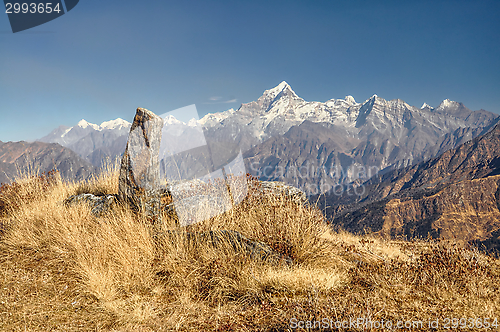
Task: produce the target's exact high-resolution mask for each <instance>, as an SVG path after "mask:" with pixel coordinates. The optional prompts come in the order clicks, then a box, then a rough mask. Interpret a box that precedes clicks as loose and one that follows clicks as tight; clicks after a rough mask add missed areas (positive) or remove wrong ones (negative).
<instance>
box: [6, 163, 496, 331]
mask: <svg viewBox="0 0 500 332" xmlns="http://www.w3.org/2000/svg"><path fill="white" fill-rule="evenodd" d="M117 188H118V174H117V172H116V171H113V170H110V171H109V172H108V173H106V174H104V175H102V176H100V177H98V178H96V179H93V180H91V181H88V182H85V183H63V182H62V181H61V179H60V178H59V177H58V174H57V173H55V174H50V175H47V176H42V177H25V178H22V179H18V180H17V182H16V184H13V185H11V186H4V187H3V188H2V191H1V192H0V330H2V331H49V330H51V331H87V330H88V331H101V330H103V331H107V330H109V331H132V330H133V331H177V330H179V331H186V330H193V331H288V330H292V327H294V326H297V325H294V324H299V321H303V322H304V327H306V324H307V321H309V322H310V324H312V325H311V326H313V327H314V321H321V324H320V325H322V326H323V327H325V320H326V319H328V322H330V321H329V320H330V319H331V320H332V321H333V322H335V321H349V319H351V320H353V319H354V320H355V319H357V318H367V319H368V318H369V319H371V320H372V321H381V320H382V319H383V320H384V321H388V320H391V321H392V322H394V324H396V322H397V321H403V322H404V321H410V320H420V321H423V322H425V324H424V325H423V327H422V328H419V330H429V328H428V326H427V324H428V323H427V322H428V321H429V320H433V319H436V318H439V319H441V321H440V327H439V328H438V329H437V330H445V329H444V326H443V324H444V323H445V321H444V319H446V318H450V319H451V318H458V319H460V318H490V322H493V319H495V318H496V319H500V315H499V313H500V297H499V296H498V292H499V289H500V281H499V280H500V262H499V261H498V260H496V259H494V258H492V257H489V256H485V255H483V254H480V253H479V252H477V251H474V250H466V249H461V248H458V247H456V246H455V245H454V244H453V243H449V242H423V241H421V242H401V241H400V242H390V241H384V240H381V239H377V238H370V237H358V236H354V235H352V234H348V233H336V232H333V231H331V230H330V228H329V227H328V225H327V224H326V223H325V220H324V218H323V216H322V215H321V213H320V212H319V211H318V210H317V209H315V208H313V207H302V206H299V205H297V204H295V203H292V202H290V201H288V200H287V199H286V198H284V197H274V196H272V197H269V196H263V195H260V196H259V195H257V194H255V195H250V196H249V197H248V199H246V200H244V201H243V202H242V203H241V204H240V205H238V207H237V208H235V209H233V210H231V211H228V212H226V213H225V214H223V215H220V216H217V217H215V218H213V219H211V220H209V221H206V222H203V223H199V224H195V225H192V226H189V227H187V229H184V231H204V230H223V229H229V230H235V231H238V232H240V233H241V234H243V235H244V236H246V237H247V238H249V239H254V240H258V241H262V242H265V243H267V244H268V245H269V246H271V247H272V248H273V249H275V250H276V251H278V252H280V253H281V254H283V255H286V256H289V257H291V258H292V259H293V261H294V263H293V264H292V265H290V266H289V265H286V264H281V265H272V264H270V263H266V262H261V261H257V260H252V259H250V258H249V257H247V256H245V255H242V254H241V253H237V252H234V250H231V247H230V246H227V248H226V247H218V248H217V249H216V248H214V247H212V246H210V245H209V244H207V243H188V242H186V241H182V239H179V240H175V239H174V240H172V241H158V240H153V238H152V237H151V232H153V230H152V227H151V226H150V225H149V224H148V223H147V221H146V219H145V218H143V217H141V216H135V215H133V214H132V213H131V212H129V211H127V210H126V209H125V208H123V207H121V206H118V205H117V206H114V208H113V211H112V212H111V213H109V214H108V215H106V216H103V217H99V218H96V217H94V216H92V215H91V214H90V212H89V209H88V207H87V206H85V205H83V204H81V205H73V206H69V207H66V206H65V205H64V204H62V202H63V200H64V199H65V198H67V197H69V196H70V195H72V194H75V193H81V192H92V193H95V194H109V193H116V192H117V190H118V189H117ZM164 221H165V223H164V225H163V226H162V227H163V228H164V229H176V226H175V222H174V221H173V220H171V219H169V218H168V216H164ZM156 230H157V229H156ZM178 230H179V229H178ZM294 319H295V320H294ZM315 326H316V327H318V323H316V325H315ZM451 326H452V325H451V322H450V327H451ZM299 330H301V329H299ZM311 330H318V331H319V330H328V328H316V329H314V328H312V329H311ZM340 330H342V331H350V330H359V329H356V328H351V327H347V328H340ZM366 330H374V331H375V330H381V329H376V328H374V327H373V328H371V329H370V328H368V329H366ZM406 330H408V329H406Z"/></svg>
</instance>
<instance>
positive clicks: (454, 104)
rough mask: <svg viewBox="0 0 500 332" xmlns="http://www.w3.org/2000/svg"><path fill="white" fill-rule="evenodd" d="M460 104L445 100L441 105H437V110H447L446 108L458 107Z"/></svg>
mask: <svg viewBox="0 0 500 332" xmlns="http://www.w3.org/2000/svg"><path fill="white" fill-rule="evenodd" d="M459 104H460V103H458V102H456V101H453V100H449V99H445V100H443V101H442V102H441V104H439V106H438V108H439V109H443V108H448V107H456V106H458V105H459Z"/></svg>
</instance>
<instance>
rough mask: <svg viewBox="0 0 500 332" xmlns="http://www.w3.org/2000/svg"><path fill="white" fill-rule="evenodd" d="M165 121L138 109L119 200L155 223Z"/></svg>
mask: <svg viewBox="0 0 500 332" xmlns="http://www.w3.org/2000/svg"><path fill="white" fill-rule="evenodd" d="M162 128H163V119H162V118H161V117H159V116H157V115H156V114H154V113H153V112H151V111H149V110H147V109H144V108H138V109H137V112H136V114H135V118H134V122H133V123H132V126H131V128H130V134H129V137H128V141H127V147H126V149H125V153H124V154H123V158H122V162H121V166H120V177H119V182H118V196H119V198H120V201H122V202H125V203H126V204H128V205H129V206H130V207H131V208H132V209H133V211H136V212H141V213H146V215H147V216H148V217H150V218H151V219H152V221H153V222H159V221H160V216H161V215H160V163H159V159H158V157H159V152H160V143H161V136H162V132H161V131H162Z"/></svg>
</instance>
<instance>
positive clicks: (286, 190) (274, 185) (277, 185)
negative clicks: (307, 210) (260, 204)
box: [257, 181, 308, 205]
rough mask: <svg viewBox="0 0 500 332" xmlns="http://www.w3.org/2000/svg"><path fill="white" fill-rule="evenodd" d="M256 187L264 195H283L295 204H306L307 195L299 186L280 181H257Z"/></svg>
mask: <svg viewBox="0 0 500 332" xmlns="http://www.w3.org/2000/svg"><path fill="white" fill-rule="evenodd" d="M257 186H258V189H259V190H260V191H261V192H262V193H263V194H265V195H275V196H279V195H283V196H285V197H287V198H289V199H290V200H292V201H293V202H295V203H297V204H302V205H306V204H308V200H307V195H306V193H305V192H303V191H302V190H300V189H299V188H296V187H293V186H290V185H288V184H286V183H284V182H280V181H259V183H258V185H257Z"/></svg>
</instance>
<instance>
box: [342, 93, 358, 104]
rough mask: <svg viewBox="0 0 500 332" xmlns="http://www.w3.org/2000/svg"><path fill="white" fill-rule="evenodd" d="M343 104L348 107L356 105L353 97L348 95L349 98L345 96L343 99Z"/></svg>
mask: <svg viewBox="0 0 500 332" xmlns="http://www.w3.org/2000/svg"><path fill="white" fill-rule="evenodd" d="M344 100H345V102H346V103H347V104H349V105H354V104H356V100H355V99H354V97H353V96H351V95H349V96H345V98H344Z"/></svg>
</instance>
